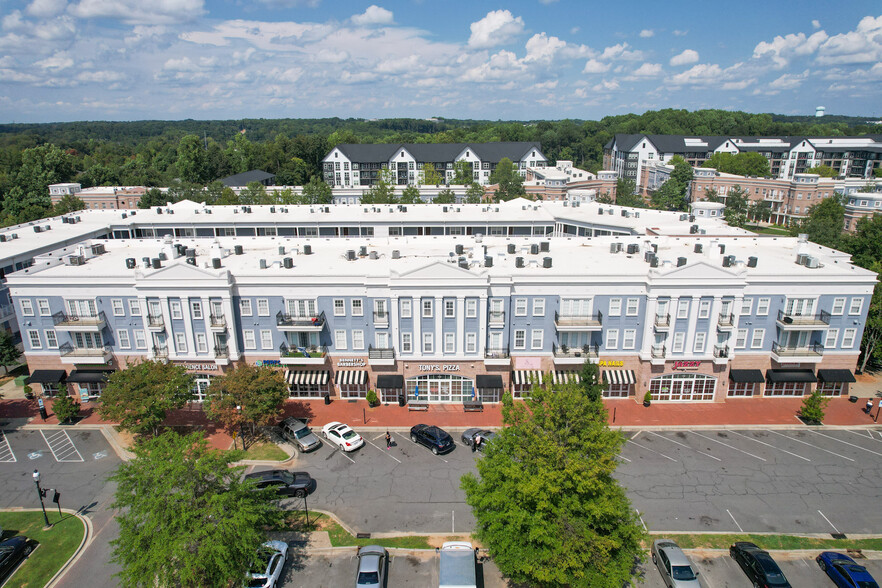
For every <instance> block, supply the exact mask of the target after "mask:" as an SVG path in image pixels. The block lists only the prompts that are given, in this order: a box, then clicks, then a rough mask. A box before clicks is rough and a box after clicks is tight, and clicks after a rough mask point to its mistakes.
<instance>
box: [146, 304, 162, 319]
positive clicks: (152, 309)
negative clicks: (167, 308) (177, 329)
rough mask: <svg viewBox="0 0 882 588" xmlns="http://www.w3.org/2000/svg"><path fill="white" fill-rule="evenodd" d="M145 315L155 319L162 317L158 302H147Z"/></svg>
mask: <svg viewBox="0 0 882 588" xmlns="http://www.w3.org/2000/svg"><path fill="white" fill-rule="evenodd" d="M147 314H149V315H150V316H155V317H160V316H162V306H160V304H159V300H148V301H147Z"/></svg>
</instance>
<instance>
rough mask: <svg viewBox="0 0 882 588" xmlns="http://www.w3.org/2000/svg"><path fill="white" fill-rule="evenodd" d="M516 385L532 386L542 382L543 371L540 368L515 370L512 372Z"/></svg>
mask: <svg viewBox="0 0 882 588" xmlns="http://www.w3.org/2000/svg"><path fill="white" fill-rule="evenodd" d="M511 377H512V381H513V382H514V383H515V386H532V385H533V384H541V383H542V372H540V371H539V370H515V371H513V372H512V373H511Z"/></svg>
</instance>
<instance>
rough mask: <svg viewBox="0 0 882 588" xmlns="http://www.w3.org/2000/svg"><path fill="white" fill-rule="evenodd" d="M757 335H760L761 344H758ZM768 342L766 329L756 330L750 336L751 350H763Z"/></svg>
mask: <svg viewBox="0 0 882 588" xmlns="http://www.w3.org/2000/svg"><path fill="white" fill-rule="evenodd" d="M757 334H759V337H760V339H759V344H757V342H756V337H757ZM765 340H766V330H765V329H754V330H753V333H751V334H750V348H751V349H762V347H763V343H765Z"/></svg>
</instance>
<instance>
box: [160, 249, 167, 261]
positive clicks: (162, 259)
mask: <svg viewBox="0 0 882 588" xmlns="http://www.w3.org/2000/svg"><path fill="white" fill-rule="evenodd" d="M166 259H168V255H166V254H165V251H160V252H159V260H160V261H165V260H166Z"/></svg>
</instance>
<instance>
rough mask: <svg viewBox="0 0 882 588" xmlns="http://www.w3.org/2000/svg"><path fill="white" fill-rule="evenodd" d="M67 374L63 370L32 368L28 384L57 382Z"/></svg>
mask: <svg viewBox="0 0 882 588" xmlns="http://www.w3.org/2000/svg"><path fill="white" fill-rule="evenodd" d="M66 375H67V372H66V371H64V370H34V373H32V374H31V377H29V378H28V384H58V383H60V382H61V381H62V380H63V379H64V376H66Z"/></svg>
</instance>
